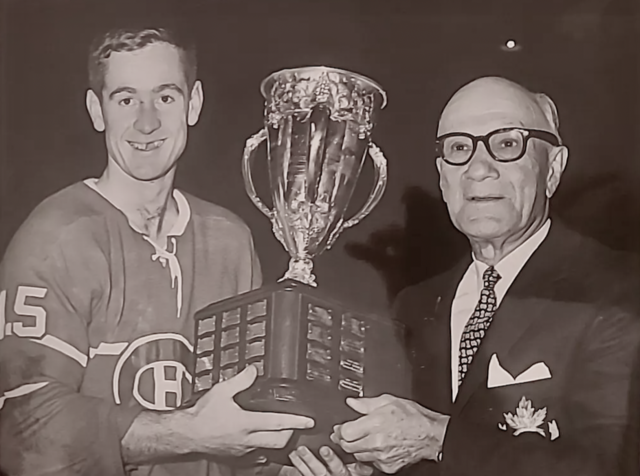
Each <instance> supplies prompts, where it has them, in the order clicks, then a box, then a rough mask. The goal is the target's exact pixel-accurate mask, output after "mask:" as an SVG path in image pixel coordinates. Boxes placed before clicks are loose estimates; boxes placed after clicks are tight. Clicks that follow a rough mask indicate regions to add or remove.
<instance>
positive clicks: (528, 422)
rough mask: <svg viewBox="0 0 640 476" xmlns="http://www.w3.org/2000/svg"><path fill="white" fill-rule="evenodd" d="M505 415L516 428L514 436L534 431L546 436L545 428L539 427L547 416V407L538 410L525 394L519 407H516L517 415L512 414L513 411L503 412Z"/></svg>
mask: <svg viewBox="0 0 640 476" xmlns="http://www.w3.org/2000/svg"><path fill="white" fill-rule="evenodd" d="M503 415H504V419H505V420H506V422H507V424H508V425H509V426H510V427H511V428H513V429H514V430H515V431H514V432H513V436H518V435H519V434H521V433H525V432H533V433H538V434H540V435H542V436H545V434H544V430H543V429H542V428H539V427H540V426H541V425H542V424H543V423H544V419H545V418H546V417H547V407H544V408H541V409H540V410H537V411H536V409H535V408H533V405H532V404H531V400H527V399H526V398H525V397H524V396H523V397H522V398H521V399H520V403H519V404H518V408H516V414H515V415H512V414H511V412H509V413H503Z"/></svg>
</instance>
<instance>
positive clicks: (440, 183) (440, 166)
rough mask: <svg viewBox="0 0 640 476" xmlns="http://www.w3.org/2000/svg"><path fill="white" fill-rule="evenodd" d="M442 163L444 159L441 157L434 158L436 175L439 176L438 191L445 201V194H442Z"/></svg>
mask: <svg viewBox="0 0 640 476" xmlns="http://www.w3.org/2000/svg"><path fill="white" fill-rule="evenodd" d="M443 163H444V160H442V158H440V157H438V158H437V159H436V168H437V169H438V176H439V180H438V185H439V186H440V192H441V193H442V198H443V199H444V201H445V202H446V201H447V199H446V198H445V195H444V176H443V175H442V164H443Z"/></svg>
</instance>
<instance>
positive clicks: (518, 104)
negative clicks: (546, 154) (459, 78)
mask: <svg viewBox="0 0 640 476" xmlns="http://www.w3.org/2000/svg"><path fill="white" fill-rule="evenodd" d="M511 126H513V127H526V128H531V129H540V130H544V131H548V132H552V133H553V134H555V135H556V136H557V137H558V138H559V137H560V136H559V133H558V129H559V126H560V123H559V120H558V111H557V109H556V106H555V104H554V103H553V101H552V100H551V98H549V97H548V96H547V95H546V94H542V93H532V92H530V91H528V90H527V89H525V88H524V87H522V86H520V85H519V84H516V83H514V82H513V81H509V80H507V79H504V78H499V77H485V78H480V79H476V80H475V81H472V82H471V83H469V84H467V85H465V86H463V87H462V88H460V89H459V90H458V91H457V92H456V93H455V94H454V95H453V97H452V98H451V99H450V100H449V102H448V103H447V105H446V106H445V108H444V110H443V111H442V115H441V116H440V122H439V124H438V135H442V134H447V133H449V132H469V133H472V134H486V133H487V132H490V131H491V130H494V129H496V128H499V127H511Z"/></svg>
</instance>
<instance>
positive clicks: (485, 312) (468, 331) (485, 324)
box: [458, 266, 500, 386]
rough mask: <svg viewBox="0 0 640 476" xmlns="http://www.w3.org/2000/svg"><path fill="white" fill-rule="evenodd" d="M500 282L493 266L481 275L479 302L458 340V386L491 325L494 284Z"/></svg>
mask: <svg viewBox="0 0 640 476" xmlns="http://www.w3.org/2000/svg"><path fill="white" fill-rule="evenodd" d="M499 280H500V275H499V274H498V272H497V271H496V269H495V268H494V267H493V266H489V267H488V268H487V270H486V271H485V272H484V274H483V275H482V281H483V284H484V285H483V288H482V291H481V292H480V300H479V301H478V304H477V305H476V308H475V310H474V311H473V314H472V315H471V317H470V318H469V320H468V321H467V324H466V325H465V326H464V331H463V332H462V338H461V339H460V352H459V358H458V386H460V385H461V384H462V380H463V379H464V376H465V374H466V373H467V370H468V369H469V366H470V365H471V361H472V360H473V356H474V355H475V354H476V352H477V351H478V347H480V342H482V338H483V337H484V335H485V333H486V332H487V329H488V328H489V324H491V318H493V314H494V313H495V311H496V308H497V307H498V301H497V299H496V293H495V291H494V288H495V286H496V283H497V282H498V281H499Z"/></svg>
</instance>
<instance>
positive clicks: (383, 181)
mask: <svg viewBox="0 0 640 476" xmlns="http://www.w3.org/2000/svg"><path fill="white" fill-rule="evenodd" d="M369 155H370V156H371V160H373V167H374V171H375V180H374V186H373V190H371V193H370V194H369V198H368V199H367V202H366V203H365V204H364V206H363V207H362V209H361V210H360V211H359V212H358V213H356V214H355V216H354V217H353V218H350V219H349V220H347V221H344V222H342V223H341V224H340V225H338V226H337V227H336V228H335V229H334V230H333V232H332V233H331V235H330V236H329V240H327V249H329V248H331V247H332V246H333V244H334V243H335V241H336V240H337V239H338V235H340V233H342V231H343V230H346V229H347V228H350V227H352V226H354V225H357V224H358V223H360V221H361V220H362V219H363V218H364V217H366V216H367V215H368V214H369V213H371V210H373V208H374V207H375V206H376V205H377V204H378V202H379V201H380V199H381V198H382V195H383V194H384V190H385V189H386V188H387V178H388V177H387V159H386V158H385V156H384V154H383V153H382V150H380V147H378V146H377V145H375V144H374V143H373V142H371V143H369Z"/></svg>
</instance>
